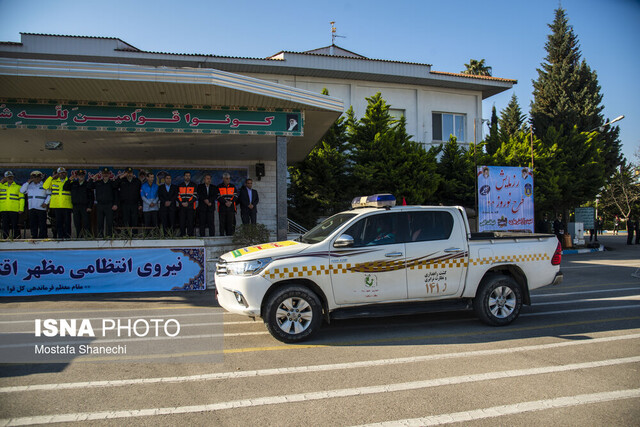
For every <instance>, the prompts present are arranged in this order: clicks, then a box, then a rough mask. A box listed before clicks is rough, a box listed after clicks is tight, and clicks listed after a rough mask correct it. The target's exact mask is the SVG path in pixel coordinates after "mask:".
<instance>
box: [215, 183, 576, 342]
mask: <svg viewBox="0 0 640 427" xmlns="http://www.w3.org/2000/svg"><path fill="white" fill-rule="evenodd" d="M392 197H393V196H389V195H376V196H372V197H369V198H368V201H366V200H364V199H365V198H363V201H362V202H358V201H357V200H355V201H354V205H355V206H359V205H363V206H365V207H361V208H355V209H353V210H350V211H345V212H342V213H339V214H336V215H334V216H332V217H330V218H328V219H327V220H325V221H323V222H322V223H321V224H319V225H318V226H317V227H315V228H313V229H312V230H310V231H309V232H308V233H306V234H304V235H303V236H301V238H300V239H298V241H292V240H290V241H284V242H276V243H267V244H263V245H258V246H251V247H247V248H242V249H238V250H235V251H232V252H228V253H226V254H224V255H222V256H221V257H220V259H219V261H218V264H217V266H216V275H215V283H216V296H217V299H218V302H219V304H220V305H221V306H222V307H223V308H224V309H226V310H228V311H230V312H232V313H239V314H244V315H247V316H250V317H253V318H255V317H261V318H262V319H263V320H264V322H265V324H266V326H267V329H268V330H269V332H270V333H271V334H272V335H273V336H274V337H275V338H276V339H278V340H280V341H283V342H289V343H291V342H298V341H302V340H304V339H307V338H309V337H310V336H311V335H312V334H313V333H315V332H316V331H317V330H318V329H320V326H321V324H322V320H323V318H324V319H325V320H326V321H327V322H329V321H330V320H331V319H332V318H334V319H335V318H346V317H357V316H380V315H397V314H408V313H416V312H424V311H430V310H434V309H435V310H442V309H446V310H450V309H451V308H452V303H455V304H456V305H459V306H462V308H464V307H467V308H468V307H471V306H473V309H474V310H475V312H476V314H477V316H478V317H479V318H480V319H481V320H482V321H484V322H485V323H487V324H490V325H507V324H509V323H511V322H512V321H513V320H515V319H516V318H517V317H518V314H519V313H520V309H521V307H522V304H523V303H524V304H530V303H531V299H530V297H529V291H530V290H532V289H537V288H540V287H542V286H546V285H550V284H553V285H556V284H559V283H560V282H562V278H563V275H562V272H561V271H560V261H561V256H562V255H561V254H562V249H561V246H560V244H559V242H558V239H557V238H556V237H555V236H554V235H553V234H526V233H471V232H470V231H469V223H468V220H467V216H466V213H465V211H464V208H462V207H459V206H455V207H447V206H396V207H390V206H389V205H394V204H395V199H393V201H392V200H391V199H392ZM368 206H378V207H368Z"/></svg>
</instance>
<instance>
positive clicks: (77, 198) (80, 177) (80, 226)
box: [64, 169, 93, 238]
mask: <svg viewBox="0 0 640 427" xmlns="http://www.w3.org/2000/svg"><path fill="white" fill-rule="evenodd" d="M86 175H87V172H86V171H84V170H82V169H80V170H79V171H77V172H76V178H77V179H76V178H71V179H70V180H68V181H67V182H65V183H64V189H65V190H67V191H70V192H71V203H72V204H73V225H74V226H75V227H76V237H78V238H80V237H85V236H87V234H88V233H89V232H90V231H91V221H90V220H89V213H90V212H91V209H92V208H93V188H92V187H91V184H89V183H88V182H87V181H85V176H86Z"/></svg>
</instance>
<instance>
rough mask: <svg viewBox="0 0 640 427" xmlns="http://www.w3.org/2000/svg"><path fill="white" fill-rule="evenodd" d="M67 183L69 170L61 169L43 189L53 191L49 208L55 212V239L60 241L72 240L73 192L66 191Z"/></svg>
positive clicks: (48, 179)
mask: <svg viewBox="0 0 640 427" xmlns="http://www.w3.org/2000/svg"><path fill="white" fill-rule="evenodd" d="M66 182H67V170H66V169H65V168H63V167H59V168H58V170H57V171H56V173H54V174H53V175H52V176H50V177H49V178H47V180H46V181H45V182H44V185H43V188H44V189H45V190H50V191H51V202H50V204H49V208H50V209H51V211H52V212H53V215H54V218H55V220H56V233H55V235H54V237H56V238H58V239H69V238H71V211H72V210H73V204H72V203H71V192H70V191H69V190H65V189H64V184H65V183H66Z"/></svg>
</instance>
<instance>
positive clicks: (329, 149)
mask: <svg viewBox="0 0 640 427" xmlns="http://www.w3.org/2000/svg"><path fill="white" fill-rule="evenodd" d="M322 93H323V94H325V95H328V94H329V93H328V91H327V90H326V89H324V90H323V91H322ZM346 128H347V124H346V120H345V118H344V117H340V118H338V120H336V122H335V123H334V124H333V125H332V126H331V128H330V129H329V130H328V131H327V133H326V134H325V135H324V137H323V138H322V140H321V141H320V142H319V143H318V144H317V145H316V146H315V147H314V148H313V150H311V153H309V155H308V156H307V158H306V159H304V160H303V161H301V162H298V163H297V164H296V165H294V166H290V167H289V177H290V182H289V190H288V195H289V209H288V212H289V216H290V217H291V219H293V220H294V221H296V222H297V223H299V224H301V225H303V226H305V227H307V228H311V227H313V226H315V225H316V222H317V220H318V218H320V217H322V216H330V215H333V214H334V213H337V212H340V211H342V210H345V209H347V208H348V207H349V202H350V200H351V199H349V195H347V194H345V189H346V188H347V187H348V186H349V182H350V177H349V175H350V167H349V161H348V156H347V154H346V152H345V150H346V142H347V133H346Z"/></svg>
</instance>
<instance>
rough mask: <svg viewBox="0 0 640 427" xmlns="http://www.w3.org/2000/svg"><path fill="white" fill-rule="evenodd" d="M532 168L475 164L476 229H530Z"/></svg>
mask: <svg viewBox="0 0 640 427" xmlns="http://www.w3.org/2000/svg"><path fill="white" fill-rule="evenodd" d="M533 215H534V212H533V172H532V170H531V169H529V168H527V167H507V166H479V167H478V220H479V221H478V223H479V224H478V225H479V227H478V231H518V232H526V233H533V226H534V216H533Z"/></svg>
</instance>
